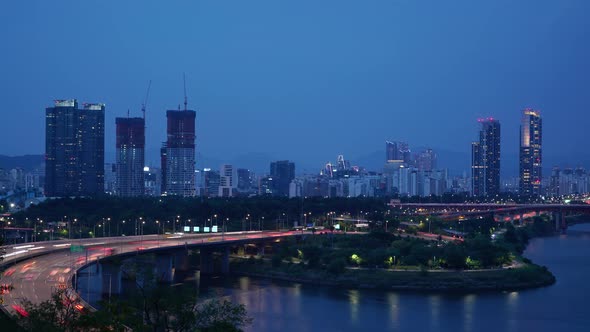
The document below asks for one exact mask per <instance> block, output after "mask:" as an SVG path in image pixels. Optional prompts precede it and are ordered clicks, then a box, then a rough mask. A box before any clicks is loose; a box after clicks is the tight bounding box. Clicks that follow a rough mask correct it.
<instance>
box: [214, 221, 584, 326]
mask: <svg viewBox="0 0 590 332" xmlns="http://www.w3.org/2000/svg"><path fill="white" fill-rule="evenodd" d="M525 256H526V257H529V258H531V259H532V260H533V261H534V262H536V263H538V264H541V265H546V266H547V267H548V268H549V269H550V270H551V271H552V272H553V273H554V274H555V276H556V277H557V283H556V284H555V285H553V286H550V287H545V288H541V289H534V290H526V291H519V292H505V293H499V294H498V293H484V294H462V295H453V294H421V293H407V292H383V291H374V290H342V289H333V288H326V287H314V286H310V285H302V284H298V283H285V282H272V281H269V280H261V279H255V278H247V277H240V278H232V279H230V280H225V281H222V280H213V281H212V282H211V284H210V285H208V286H209V287H208V289H209V292H211V293H212V294H211V293H210V295H213V294H216V295H218V296H222V297H225V298H227V299H230V300H232V301H235V302H238V303H243V304H244V305H246V307H247V310H248V313H249V314H250V315H251V316H252V317H253V318H254V321H253V324H252V325H251V326H250V327H248V328H247V330H248V331H281V332H290V331H293V332H294V331H298V332H302V331H453V332H457V331H495V332H497V331H519V332H520V331H535V332H539V331H551V332H555V331H590V305H589V301H588V298H587V297H588V296H590V283H589V281H590V225H578V226H575V227H572V228H570V229H569V230H568V233H567V235H562V236H556V237H549V238H538V239H534V240H532V241H531V243H530V244H529V246H528V248H527V250H526V252H525Z"/></svg>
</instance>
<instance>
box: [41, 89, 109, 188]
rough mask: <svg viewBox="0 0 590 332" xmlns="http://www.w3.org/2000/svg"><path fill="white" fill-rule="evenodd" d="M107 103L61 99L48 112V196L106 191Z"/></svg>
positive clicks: (46, 174)
mask: <svg viewBox="0 0 590 332" xmlns="http://www.w3.org/2000/svg"><path fill="white" fill-rule="evenodd" d="M104 113H105V105H104V104H84V105H83V108H78V101H77V100H76V99H69V100H57V101H55V105H54V107H48V108H47V109H46V111H45V119H46V127H45V134H46V138H45V159H46V160H45V195H46V196H50V197H55V196H94V195H99V194H102V193H103V192H104Z"/></svg>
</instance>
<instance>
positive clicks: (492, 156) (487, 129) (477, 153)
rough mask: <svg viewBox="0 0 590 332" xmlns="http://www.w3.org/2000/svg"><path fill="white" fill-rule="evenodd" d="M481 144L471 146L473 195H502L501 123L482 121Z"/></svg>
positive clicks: (489, 120) (475, 143)
mask: <svg viewBox="0 0 590 332" xmlns="http://www.w3.org/2000/svg"><path fill="white" fill-rule="evenodd" d="M479 122H480V123H481V131H480V132H479V142H473V143H472V144H471V181H472V182H471V193H472V195H474V196H495V195H497V194H499V193H500V122H499V121H498V120H494V119H493V118H488V119H480V120H479Z"/></svg>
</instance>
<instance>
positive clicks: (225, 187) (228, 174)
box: [218, 164, 238, 197]
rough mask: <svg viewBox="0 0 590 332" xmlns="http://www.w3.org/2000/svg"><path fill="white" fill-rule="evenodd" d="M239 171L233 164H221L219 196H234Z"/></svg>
mask: <svg viewBox="0 0 590 332" xmlns="http://www.w3.org/2000/svg"><path fill="white" fill-rule="evenodd" d="M237 177H238V175H237V171H236V169H235V168H234V167H233V166H232V165H227V164H225V165H221V168H220V169H219V194H218V196H219V197H233V196H234V195H235V190H236V188H237V187H238V183H237V182H238V181H237Z"/></svg>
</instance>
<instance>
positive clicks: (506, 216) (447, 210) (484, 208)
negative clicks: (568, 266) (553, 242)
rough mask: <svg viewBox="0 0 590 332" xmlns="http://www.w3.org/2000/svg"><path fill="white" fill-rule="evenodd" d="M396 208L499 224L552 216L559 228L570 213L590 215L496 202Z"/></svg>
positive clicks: (577, 207) (568, 208) (587, 209)
mask: <svg viewBox="0 0 590 332" xmlns="http://www.w3.org/2000/svg"><path fill="white" fill-rule="evenodd" d="M389 205H390V206H391V207H392V208H394V209H399V210H410V211H414V212H420V213H424V214H432V215H436V216H438V217H439V218H441V219H443V220H462V219H470V218H478V217H486V216H491V217H493V218H495V220H496V221H501V222H504V221H512V222H514V221H515V220H520V221H524V218H526V217H530V216H531V214H534V215H539V214H551V215H552V217H553V221H554V222H555V228H556V229H558V230H559V229H561V230H563V229H565V228H567V224H566V222H565V217H566V216H567V215H570V214H572V215H573V214H587V215H590V204H495V203H395V202H391V203H390V204H389Z"/></svg>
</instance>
